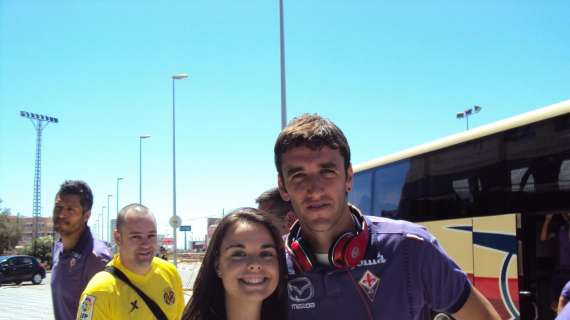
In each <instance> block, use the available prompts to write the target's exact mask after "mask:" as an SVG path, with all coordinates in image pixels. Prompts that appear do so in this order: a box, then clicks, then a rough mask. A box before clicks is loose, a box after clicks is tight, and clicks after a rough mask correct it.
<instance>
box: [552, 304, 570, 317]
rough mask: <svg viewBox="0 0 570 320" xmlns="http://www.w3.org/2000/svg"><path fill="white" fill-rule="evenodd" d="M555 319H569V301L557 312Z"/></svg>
mask: <svg viewBox="0 0 570 320" xmlns="http://www.w3.org/2000/svg"><path fill="white" fill-rule="evenodd" d="M555 320H570V303H568V304H567V305H566V306H565V307H564V309H562V311H560V313H559V314H558V317H556V319H555Z"/></svg>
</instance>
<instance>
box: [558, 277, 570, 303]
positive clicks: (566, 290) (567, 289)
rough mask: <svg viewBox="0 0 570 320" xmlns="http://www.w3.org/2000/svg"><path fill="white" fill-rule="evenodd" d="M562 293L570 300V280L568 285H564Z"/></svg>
mask: <svg viewBox="0 0 570 320" xmlns="http://www.w3.org/2000/svg"><path fill="white" fill-rule="evenodd" d="M560 295H561V296H562V297H564V298H565V299H567V300H570V281H568V282H566V285H564V288H562V292H560Z"/></svg>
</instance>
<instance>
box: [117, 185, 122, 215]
mask: <svg viewBox="0 0 570 320" xmlns="http://www.w3.org/2000/svg"><path fill="white" fill-rule="evenodd" d="M121 180H123V178H117V215H119V181H121Z"/></svg>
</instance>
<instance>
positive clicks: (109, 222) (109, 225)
mask: <svg viewBox="0 0 570 320" xmlns="http://www.w3.org/2000/svg"><path fill="white" fill-rule="evenodd" d="M111 197H112V195H110V194H108V195H107V224H108V226H107V241H109V242H111V220H110V219H109V208H111V206H110V205H109V199H111ZM104 226H105V225H104Z"/></svg>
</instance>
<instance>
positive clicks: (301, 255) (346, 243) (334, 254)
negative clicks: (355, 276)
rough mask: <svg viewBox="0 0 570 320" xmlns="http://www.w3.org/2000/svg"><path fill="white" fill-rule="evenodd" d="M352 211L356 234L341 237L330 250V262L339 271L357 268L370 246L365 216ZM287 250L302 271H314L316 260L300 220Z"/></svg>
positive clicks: (291, 234)
mask: <svg viewBox="0 0 570 320" xmlns="http://www.w3.org/2000/svg"><path fill="white" fill-rule="evenodd" d="M350 211H351V213H352V216H353V217H354V221H355V223H356V226H357V227H356V232H346V233H344V234H342V235H340V236H339V237H338V238H337V239H336V240H335V241H334V243H333V245H332V246H331V247H330V249H329V262H330V263H331V265H333V266H334V267H335V268H338V269H344V268H352V267H356V266H357V265H358V263H360V261H361V260H362V259H363V258H364V255H365V254H366V248H367V246H368V225H367V224H366V220H365V219H364V216H363V215H362V214H361V213H360V212H358V209H356V208H353V207H350ZM285 248H286V250H287V251H288V252H289V254H291V255H292V256H293V257H294V261H295V264H296V265H297V267H298V268H299V269H300V270H301V271H311V270H313V267H314V266H315V264H316V258H315V256H314V254H313V252H312V250H311V247H310V245H309V244H308V243H307V242H306V241H304V240H303V237H302V236H301V224H300V223H299V220H297V221H296V222H295V223H294V224H293V226H291V231H290V232H289V235H287V241H286V242H285Z"/></svg>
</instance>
